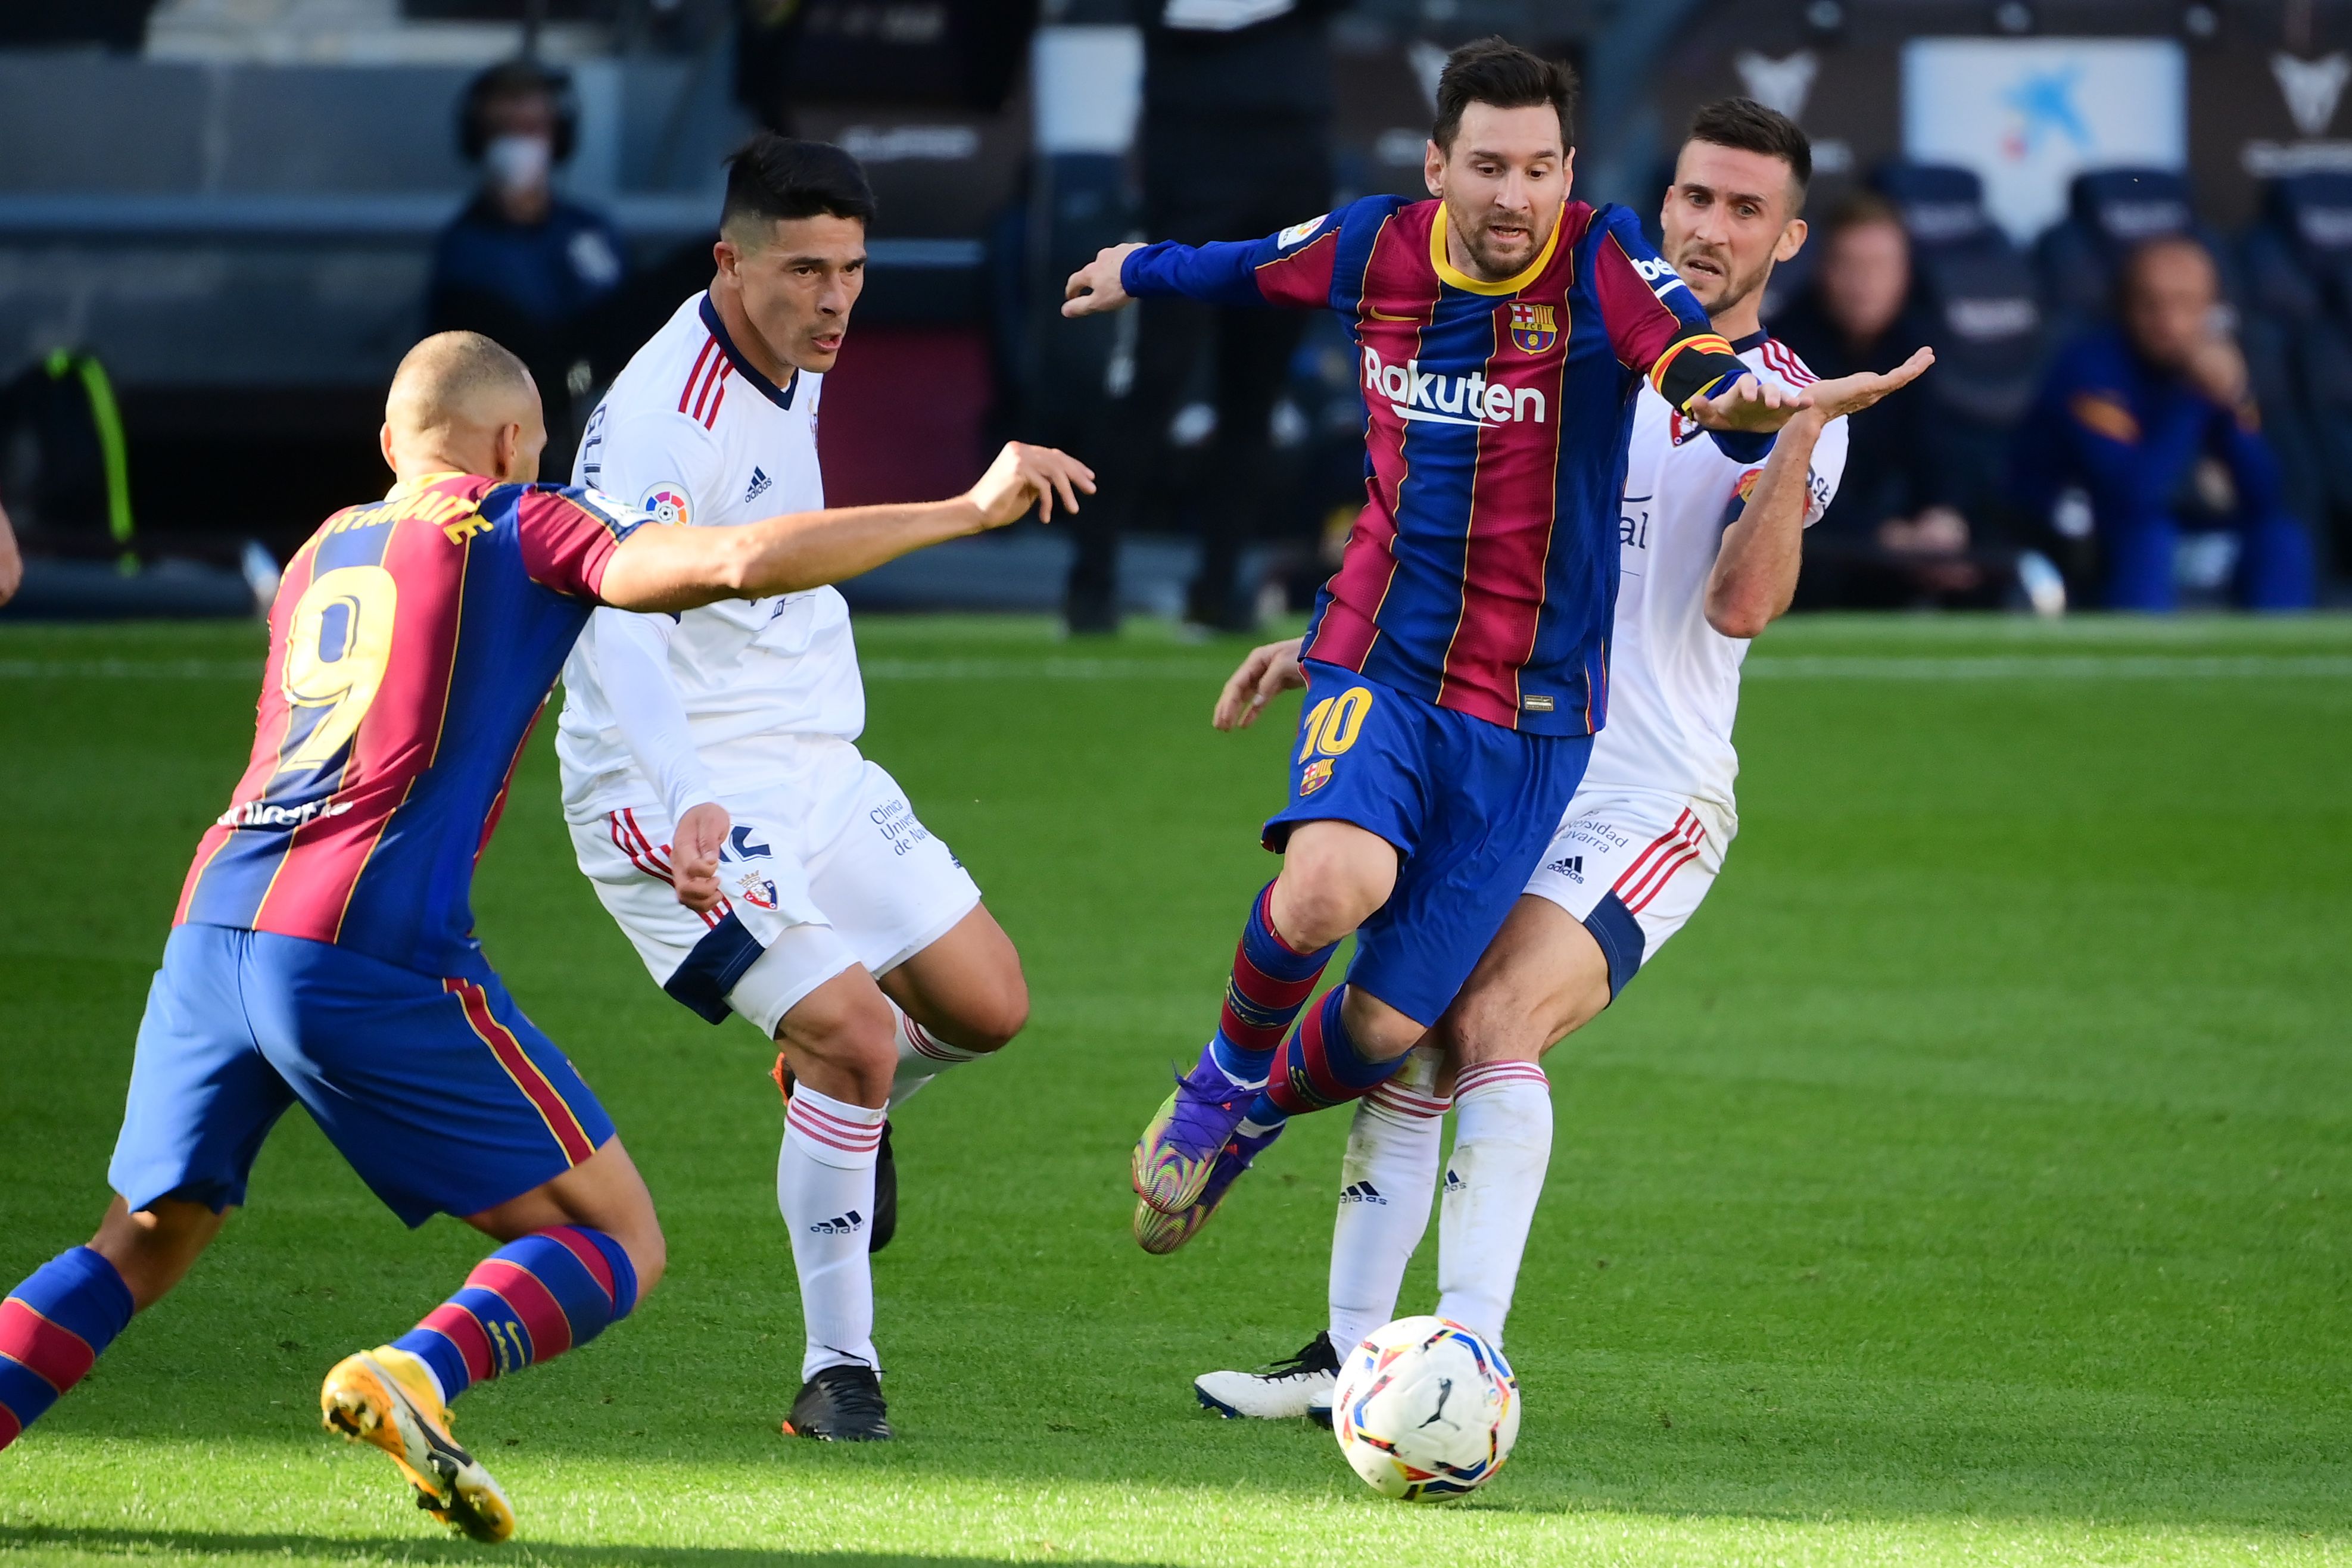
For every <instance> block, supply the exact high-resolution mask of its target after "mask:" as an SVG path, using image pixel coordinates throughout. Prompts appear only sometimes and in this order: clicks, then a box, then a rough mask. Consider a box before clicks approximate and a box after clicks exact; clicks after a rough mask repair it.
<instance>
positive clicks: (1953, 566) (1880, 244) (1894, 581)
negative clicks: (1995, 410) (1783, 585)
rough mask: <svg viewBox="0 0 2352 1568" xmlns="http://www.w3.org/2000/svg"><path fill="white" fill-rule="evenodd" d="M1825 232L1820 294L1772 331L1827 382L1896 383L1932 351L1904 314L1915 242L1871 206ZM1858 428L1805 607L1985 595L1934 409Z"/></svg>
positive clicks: (1867, 415) (1883, 415)
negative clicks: (1856, 377) (1900, 368)
mask: <svg viewBox="0 0 2352 1568" xmlns="http://www.w3.org/2000/svg"><path fill="white" fill-rule="evenodd" d="M1823 226H1824V230H1825V232H1824V234H1823V235H1822V238H1821V240H1820V241H1819V242H1818V243H1819V244H1820V245H1821V246H1822V258H1821V262H1820V265H1819V266H1818V267H1816V268H1815V270H1814V274H1813V280H1812V287H1811V288H1810V289H1809V290H1807V291H1806V292H1805V293H1804V294H1803V295H1802V296H1801V297H1800V298H1798V299H1797V301H1796V302H1795V303H1794V304H1793V305H1792V306H1791V307H1790V308H1789V309H1788V310H1786V311H1784V312H1783V313H1782V314H1780V316H1779V317H1777V318H1775V319H1774V320H1773V322H1772V335H1773V336H1774V337H1776V338H1778V339H1779V340H1780V341H1781V342H1783V343H1785V344H1787V345H1788V346H1789V347H1790V349H1792V350H1795V351H1796V354H1797V357H1798V358H1799V359H1801V360H1802V361H1804V362H1805V364H1806V367H1807V368H1808V369H1810V370H1811V371H1812V372H1813V374H1815V375H1816V376H1820V377H1822V378H1823V379H1824V380H1826V379H1829V378H1831V377H1835V376H1847V375H1853V374H1854V373H1856V372H1857V371H1891V370H1893V369H1894V368H1895V366H1897V365H1899V364H1901V363H1902V362H1903V361H1905V360H1906V359H1908V358H1910V357H1911V355H1912V354H1913V353H1914V352H1916V350H1918V349H1919V348H1920V347H1921V346H1922V345H1923V344H1925V343H1926V342H1927V333H1926V331H1925V329H1924V327H1923V325H1922V323H1921V322H1920V320H1919V319H1918V317H1917V315H1916V312H1915V311H1914V310H1912V309H1911V308H1910V307H1909V303H1908V302H1909V300H1910V297H1911V241H1910V238H1909V236H1908V235H1906V234H1905V233H1904V230H1903V225H1902V222H1901V220H1900V219H1899V218H1898V217H1897V216H1896V215H1895V209H1894V208H1893V207H1891V206H1889V205H1888V204H1886V203H1885V201H1884V200H1882V199H1881V198H1879V197H1877V196H1874V195H1869V194H1857V195H1855V196H1853V197H1852V198H1850V199H1848V200H1847V201H1846V202H1844V203H1843V204H1841V205H1840V206H1839V207H1838V208H1837V210H1836V211H1835V212H1833V213H1832V214H1831V215H1830V218H1829V221H1828V223H1827V224H1826V225H1823ZM1851 423H1852V427H1853V433H1852V437H1851V440H1852V445H1851V447H1850V449H1849V451H1848V454H1847V456H1846V462H1845V480H1844V483H1843V485H1841V486H1839V489H1838V495H1837V499H1836V500H1835V501H1834V502H1832V504H1831V506H1830V509H1829V511H1828V513H1827V515H1825V516H1824V517H1822V520H1821V522H1820V523H1819V524H1818V525H1816V527H1815V528H1814V529H1813V532H1812V534H1811V537H1810V538H1808V539H1807V541H1806V546H1805V576H1806V578H1807V579H1809V580H1808V581H1806V582H1805V583H1804V584H1803V585H1802V587H1801V589H1800V597H1801V600H1802V601H1804V602H1806V603H1808V604H1811V605H1815V606H1820V605H1829V604H1853V605H1868V606H1873V607H1883V606H1888V605H1896V604H1907V603H1910V602H1913V601H1916V600H1919V599H1921V598H1932V597H1941V596H1947V595H1951V594H1956V593H1957V594H1965V593H1968V592H1969V591H1973V590H1975V589H1977V588H1979V586H1980V585H1981V584H1982V582H1983V580H1984V574H1983V572H1982V571H1981V570H1979V567H1978V566H1977V565H1976V564H1974V563H1973V562H1972V561H1971V560H1970V559H1969V542H1970V540H1969V521H1968V519H1967V518H1966V517H1963V516H1961V514H1960V512H1959V510H1958V507H1955V506H1953V505H1952V497H1953V494H1954V484H1955V477H1956V476H1954V475H1953V474H1952V472H1951V458H1950V454H1949V453H1948V450H1947V444H1946V443H1945V441H1944V440H1943V437H1942V434H1941V433H1940V431H1939V429H1938V421H1937V417H1936V404H1935V402H1934V401H1933V400H1932V399H1930V398H1927V397H1924V396H1923V397H1891V398H1888V399H1887V400H1886V401H1885V402H1882V403H1880V404H1879V405H1878V406H1877V407H1875V408H1872V409H1866V410H1864V412H1863V413H1857V414H1854V415H1853V416H1852V421H1851Z"/></svg>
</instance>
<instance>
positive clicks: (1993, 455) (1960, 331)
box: [1871, 163, 2048, 517]
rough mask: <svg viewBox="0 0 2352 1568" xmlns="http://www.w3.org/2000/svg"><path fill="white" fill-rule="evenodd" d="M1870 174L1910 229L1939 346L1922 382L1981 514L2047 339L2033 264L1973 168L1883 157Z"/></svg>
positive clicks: (1925, 312) (1972, 508)
mask: <svg viewBox="0 0 2352 1568" xmlns="http://www.w3.org/2000/svg"><path fill="white" fill-rule="evenodd" d="M1871 183H1872V184H1873V186H1874V188H1875V189H1876V190H1877V191H1878V193H1880V194H1881V195H1883V196H1885V198H1886V199H1887V201H1888V202H1889V203H1891V204H1893V205H1894V207H1895V211H1896V212H1897V213H1899V214H1901V215H1902V218H1903V225H1904V228H1905V230H1906V232H1907V233H1908V234H1909V235H1910V236H1911V258H1912V261H1911V266H1912V290H1913V298H1914V300H1915V302H1916V308H1917V309H1918V311H1919V313H1920V316H1921V319H1923V320H1924V321H1925V322H1926V323H1927V331H1928V337H1929V341H1930V342H1931V343H1932V344H1933V345H1934V346H1935V350H1936V373H1935V374H1934V375H1933V376H1931V377H1929V378H1928V380H1927V392H1928V393H1929V395H1931V396H1933V397H1934V398H1935V399H1936V401H1937V402H1938V403H1939V404H1940V405H1941V406H1942V408H1943V409H1944V411H1945V413H1946V415H1947V416H1948V417H1947V425H1946V429H1947V434H1948V438H1949V440H1950V441H1951V443H1952V444H1953V448H1954V456H1955V458H1956V460H1957V461H1956V466H1957V468H1958V471H1959V472H1961V473H1963V474H1965V475H1968V476H1970V481H1971V482H1970V483H1969V486H1967V492H1966V494H1965V496H1964V497H1962V506H1961V509H1962V510H1963V511H1965V512H1967V513H1968V514H1969V516H1971V517H1984V516H1986V515H1987V514H1988V513H1989V512H1990V510H1991V509H1992V508H1993V507H1995V506H1997V504H1998V496H1997V494H1996V491H1995V486H1998V484H1999V481H2000V474H2001V471H2002V467H2003V463H2004V454H2005V453H2006V450H2007V447H2008V443H2009V433H2010V431H2011V429H2012V428H2013V427H2014V426H2015V424H2016V423H2017V420H2018V418H2019V416H2020V415H2021V414H2022V413H2024V412H2025V407H2026V405H2027V404H2028V403H2029V402H2032V397H2033V389H2034V384H2035V382H2036V379H2037V377H2038V376H2039V374H2040V371H2041V366H2042V352H2043V350H2044V349H2045V348H2046V347H2047V346H2048V345H2047V339H2046V335H2045V330H2044V328H2045V317H2044V314H2043V311H2042V302H2041V299H2040V297H2039V294H2038V291H2037V290H2036V289H2035V287H2034V278H2033V270H2032V267H2030V266H2028V265H2027V263H2026V260H2025V258H2024V256H2021V255H2020V254H2019V253H2018V250H2017V247H2016V246H2014V245H2012V244H2011V242H2010V239H2009V236H2008V235H2006V234H2004V233H2002V232H2001V230H2000V226H1999V225H1996V224H1995V223H1994V222H1993V221H1992V218H1991V215H1990V214H1989V213H1988V212H1987V211H1986V210H1985V204H1984V185H1983V183H1982V182H1981V181H1980V180H1979V178H1978V177H1977V175H1976V173H1975V172H1973V171H1971V170H1968V169H1959V168H1954V167H1951V166H1948V165H1942V164H1924V163H1889V164H1886V165H1885V166H1883V167H1882V168H1880V169H1879V170H1878V171H1877V172H1876V173H1875V174H1874V176H1873V178H1872V182H1871Z"/></svg>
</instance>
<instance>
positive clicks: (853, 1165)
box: [776, 1083, 882, 1379]
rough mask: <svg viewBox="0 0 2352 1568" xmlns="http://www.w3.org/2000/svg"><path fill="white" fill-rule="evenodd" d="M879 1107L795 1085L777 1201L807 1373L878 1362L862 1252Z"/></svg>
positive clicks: (870, 1285)
mask: <svg viewBox="0 0 2352 1568" xmlns="http://www.w3.org/2000/svg"><path fill="white" fill-rule="evenodd" d="M881 1142H882V1113H881V1112H880V1111H878V1110H868V1109H866V1107H865V1106H863V1105H852V1104H849V1103H846V1102H845V1101H840V1100H835V1099H833V1098H831V1097H829V1096H827V1095H824V1094H820V1093H818V1092H816V1091H815V1090H814V1089H812V1088H810V1087H809V1086H808V1085H807V1084H805V1083H796V1084H794V1085H793V1097H792V1099H791V1101H790V1102H789V1103H787V1104H786V1106H785V1110H784V1144H783V1147H782V1149H780V1150H778V1151H777V1153H776V1207H778V1208H780V1209H782V1211H783V1216H784V1224H785V1225H786V1227H788V1228H790V1229H791V1231H792V1233H793V1269H794V1270H796V1271H797V1272H798V1273H799V1275H800V1279H801V1319H802V1322H803V1323H804V1324H805V1325H806V1327H807V1330H808V1352H807V1354H806V1355H805V1356H803V1358H802V1361H801V1376H802V1377H803V1379H805V1378H808V1377H810V1376H813V1375H814V1374H815V1373H816V1371H817V1369H818V1368H820V1367H826V1366H838V1365H842V1364H858V1365H863V1366H870V1367H872V1368H874V1369H875V1370H876V1371H877V1372H879V1371H880V1370H881V1369H882V1363H881V1359H880V1357H879V1356H877V1354H875V1350H874V1275H873V1271H872V1270H871V1269H870V1268H869V1267H868V1265H867V1261H866V1237H867V1232H868V1230H869V1229H870V1228H871V1227H872V1224H873V1220H874V1151H875V1149H876V1148H877V1146H878V1145H880V1144H881Z"/></svg>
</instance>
